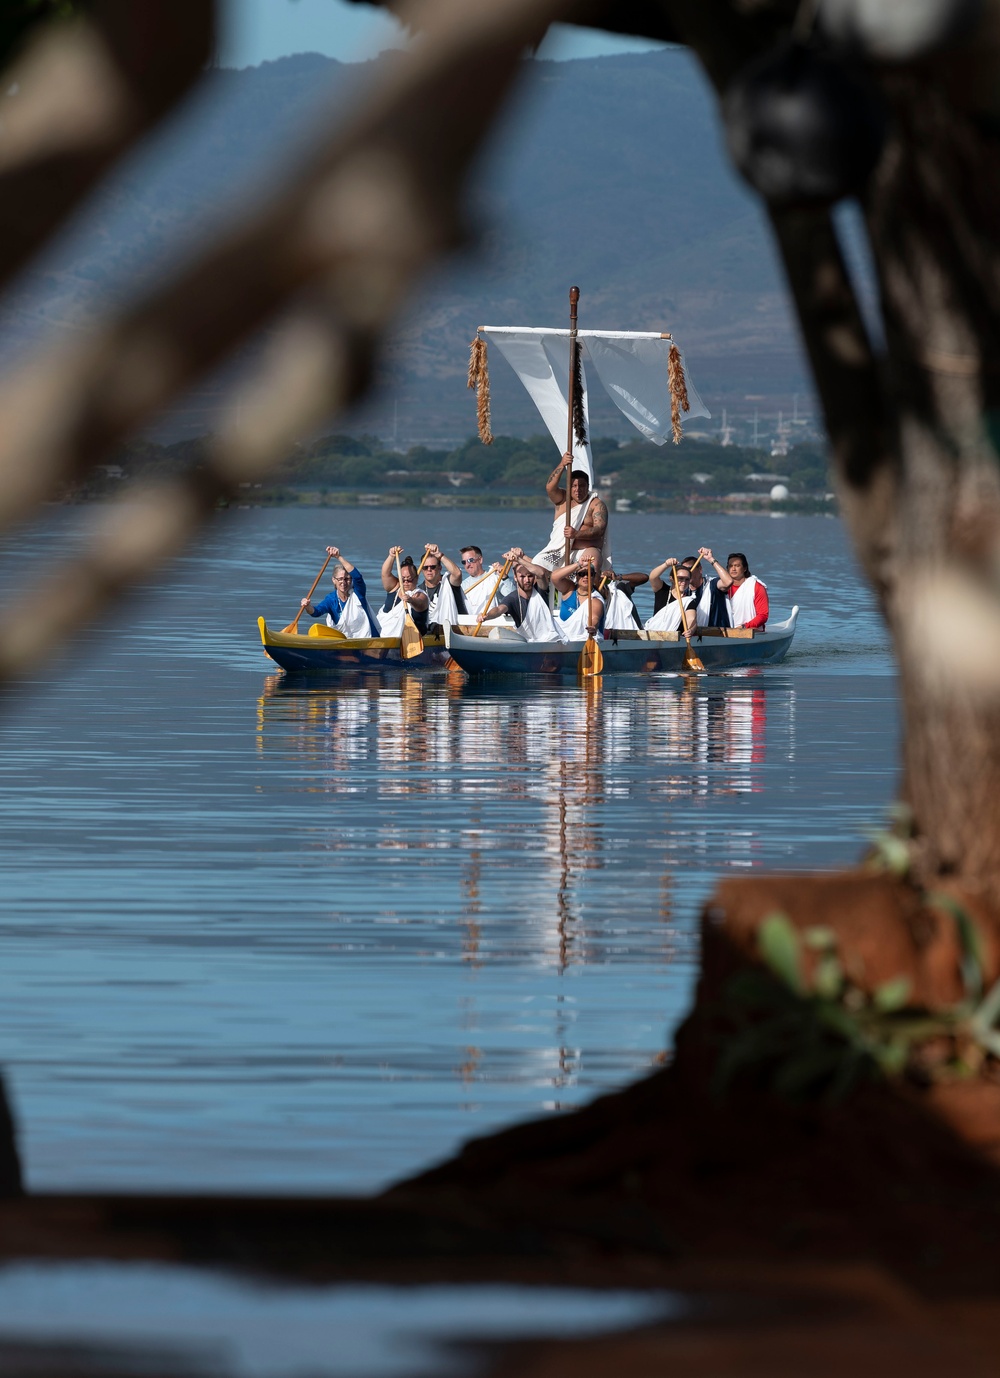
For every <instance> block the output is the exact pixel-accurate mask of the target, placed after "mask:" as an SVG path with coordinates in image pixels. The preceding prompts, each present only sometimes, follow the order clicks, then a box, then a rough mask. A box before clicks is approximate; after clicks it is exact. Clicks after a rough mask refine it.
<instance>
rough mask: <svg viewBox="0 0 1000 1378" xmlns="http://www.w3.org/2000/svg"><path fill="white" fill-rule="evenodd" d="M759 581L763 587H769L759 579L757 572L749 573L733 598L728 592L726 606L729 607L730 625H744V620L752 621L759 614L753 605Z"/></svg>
mask: <svg viewBox="0 0 1000 1378" xmlns="http://www.w3.org/2000/svg"><path fill="white" fill-rule="evenodd" d="M758 583H759V584H760V586H761V588H762V589H766V588H767V585H766V584H765V583H764V581H763V579H758V578H757V576H756V574H748V575H747V577H746V578H745V579H744V580H743V583H742V584H740V586H739V588H738V589H737V590H736V592H735V593H734V594H733V596H732V598H730V597H729V596H728V594H727V596H726V606H727V607H728V608H729V625H730V626H731V627H742V626H743V623H744V622H750V621H751V620H752V619H753V618H754V617H756V616H757V613H756V610H755V608H754V605H753V594H754V589H755V588H756V587H757V585H758Z"/></svg>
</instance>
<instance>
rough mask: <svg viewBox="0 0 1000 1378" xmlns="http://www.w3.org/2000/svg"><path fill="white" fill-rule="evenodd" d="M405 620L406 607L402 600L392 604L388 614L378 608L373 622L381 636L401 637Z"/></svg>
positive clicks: (383, 609)
mask: <svg viewBox="0 0 1000 1378" xmlns="http://www.w3.org/2000/svg"><path fill="white" fill-rule="evenodd" d="M405 618H406V605H405V603H403V601H402V599H400V601H399V602H398V603H394V604H393V605H392V607H391V608H390V609H389V611H388V612H386V610H385V608H379V610H378V612H377V613H376V614H375V621H376V622H377V623H378V625H379V627H380V628H381V631H382V635H383V636H402V635H403V622H404V620H405Z"/></svg>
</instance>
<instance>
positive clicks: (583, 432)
mask: <svg viewBox="0 0 1000 1378" xmlns="http://www.w3.org/2000/svg"><path fill="white" fill-rule="evenodd" d="M573 433H574V434H575V436H576V443H577V444H578V445H586V443H587V421H586V413H585V412H584V410H583V361H582V359H581V357H580V345H579V342H578V341H576V340H574V342H573Z"/></svg>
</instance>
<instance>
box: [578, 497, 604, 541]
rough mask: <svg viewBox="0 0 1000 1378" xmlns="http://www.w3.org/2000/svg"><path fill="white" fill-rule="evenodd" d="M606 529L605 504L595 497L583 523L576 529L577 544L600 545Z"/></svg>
mask: <svg viewBox="0 0 1000 1378" xmlns="http://www.w3.org/2000/svg"><path fill="white" fill-rule="evenodd" d="M607 529H608V509H607V504H606V503H603V502H602V501H601V499H600V498H595V499H594V501H593V502H592V503H591V504H590V506H589V508H588V509H587V515H586V518H585V519H584V522H583V525H582V526H581V527H579V528H578V529H577V533H576V544H577V545H601V544H602V543H603V541H604V533H605V531H607Z"/></svg>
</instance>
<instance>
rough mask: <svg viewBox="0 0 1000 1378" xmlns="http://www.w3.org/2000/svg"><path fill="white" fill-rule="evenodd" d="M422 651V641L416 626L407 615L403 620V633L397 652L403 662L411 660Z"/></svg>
mask: <svg viewBox="0 0 1000 1378" xmlns="http://www.w3.org/2000/svg"><path fill="white" fill-rule="evenodd" d="M423 649H424V639H423V637H422V636H421V635H420V633H419V632H418V631H417V624H416V623H415V622H414V620H413V618H412V617H410V615H409V614H407V616H406V617H405V619H404V620H403V631H402V635H401V636H400V638H399V651H400V655H401V656H402V657H403V659H404V660H412V659H413V657H414V656H418V655H420V654H421V652H422V651H423Z"/></svg>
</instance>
